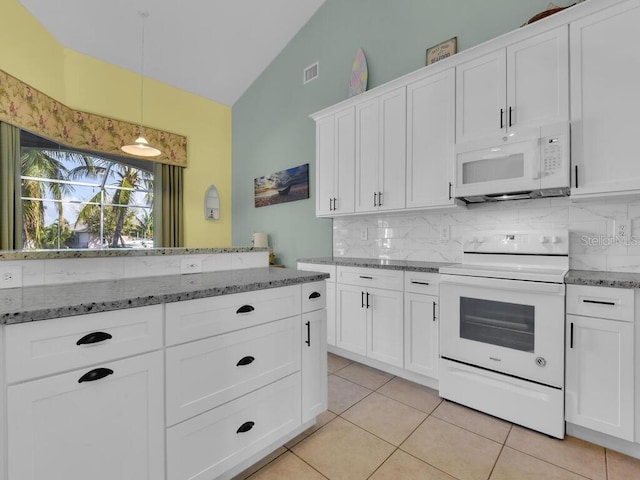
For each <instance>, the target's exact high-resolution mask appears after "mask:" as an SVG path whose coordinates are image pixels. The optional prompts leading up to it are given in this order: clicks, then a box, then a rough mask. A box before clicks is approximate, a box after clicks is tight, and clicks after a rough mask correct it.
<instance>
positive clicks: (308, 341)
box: [304, 322, 311, 347]
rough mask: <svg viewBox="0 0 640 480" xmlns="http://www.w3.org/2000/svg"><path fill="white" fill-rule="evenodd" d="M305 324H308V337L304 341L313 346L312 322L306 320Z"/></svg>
mask: <svg viewBox="0 0 640 480" xmlns="http://www.w3.org/2000/svg"><path fill="white" fill-rule="evenodd" d="M305 325H306V326H307V339H306V340H305V341H304V343H306V344H307V346H308V347H310V346H311V322H306V323H305Z"/></svg>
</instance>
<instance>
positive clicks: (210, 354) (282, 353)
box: [167, 316, 301, 425]
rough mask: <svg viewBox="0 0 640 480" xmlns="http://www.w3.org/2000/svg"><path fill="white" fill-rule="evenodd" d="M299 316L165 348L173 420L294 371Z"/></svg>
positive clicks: (169, 417)
mask: <svg viewBox="0 0 640 480" xmlns="http://www.w3.org/2000/svg"><path fill="white" fill-rule="evenodd" d="M300 329H301V319H300V316H295V317H289V318H287V319H284V320H277V321H275V322H270V323H267V324H264V325H259V326H257V327H253V328H250V329H246V330H240V331H237V332H232V333H228V334H226V335H218V336H216V337H211V338H207V339H204V340H199V341H197V342H192V343H187V344H185V345H179V346H176V347H171V348H169V349H167V423H168V424H169V425H173V424H175V423H178V422H181V421H182V420H185V419H187V418H190V417H193V416H195V415H198V414H199V413H202V412H204V411H206V410H210V409H212V408H214V407H217V406H218V405H220V404H222V403H225V402H228V401H229V400H233V399H234V398H237V397H239V396H241V395H244V394H245V393H247V392H250V391H252V390H256V389H258V388H260V387H262V386H264V385H266V384H268V383H271V382H273V381H275V380H278V379H280V378H282V377H285V376H287V375H290V374H292V373H294V372H296V371H298V370H300V350H301V348H300V335H301V333H300Z"/></svg>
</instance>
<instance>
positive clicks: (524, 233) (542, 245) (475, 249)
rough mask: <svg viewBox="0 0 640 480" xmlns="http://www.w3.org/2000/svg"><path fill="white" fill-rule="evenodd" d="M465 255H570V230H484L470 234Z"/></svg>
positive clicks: (466, 236)
mask: <svg viewBox="0 0 640 480" xmlns="http://www.w3.org/2000/svg"><path fill="white" fill-rule="evenodd" d="M463 251H464V253H496V254H500V253H508V254H523V255H568V254H569V232H568V230H561V229H553V230H516V231H504V230H483V231H475V232H469V233H468V234H467V235H465V239H464V243H463Z"/></svg>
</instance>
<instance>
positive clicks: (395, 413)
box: [341, 392, 427, 446]
mask: <svg viewBox="0 0 640 480" xmlns="http://www.w3.org/2000/svg"><path fill="white" fill-rule="evenodd" d="M341 416H342V417H343V418H346V419H347V420H349V421H350V422H352V423H355V424H356V425H358V426H359V427H361V428H364V429H365V430H366V431H367V432H370V433H373V434H374V435H376V436H378V437H380V438H382V439H383V440H386V441H387V442H389V443H391V444H393V445H396V446H397V445H400V444H401V443H402V442H404V441H405V440H406V438H407V437H408V436H409V435H410V434H411V432H413V431H414V430H415V429H416V427H417V426H418V425H420V423H422V421H423V420H424V419H425V418H427V414H426V413H424V412H421V411H420V410H416V409H415V408H412V407H409V406H408V405H405V404H403V403H400V402H397V401H395V400H393V399H392V398H389V397H385V396H384V395H380V394H378V393H376V392H373V393H372V394H371V395H369V396H368V397H367V398H365V399H364V400H362V401H360V402H358V403H356V404H355V405H354V406H353V407H351V408H350V409H349V410H347V411H346V412H344V413H343V414H342V415H341Z"/></svg>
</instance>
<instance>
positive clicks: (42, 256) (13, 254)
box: [0, 247, 268, 260]
mask: <svg viewBox="0 0 640 480" xmlns="http://www.w3.org/2000/svg"><path fill="white" fill-rule="evenodd" d="M266 251H268V249H267V248H254V247H222V248H180V247H176V248H105V249H103V250H97V249H96V250H93V249H81V250H73V249H66V250H0V260H51V259H61V258H104V257H107V258H108V257H151V256H157V255H196V254H197V255H209V254H216V253H243V252H266Z"/></svg>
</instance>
